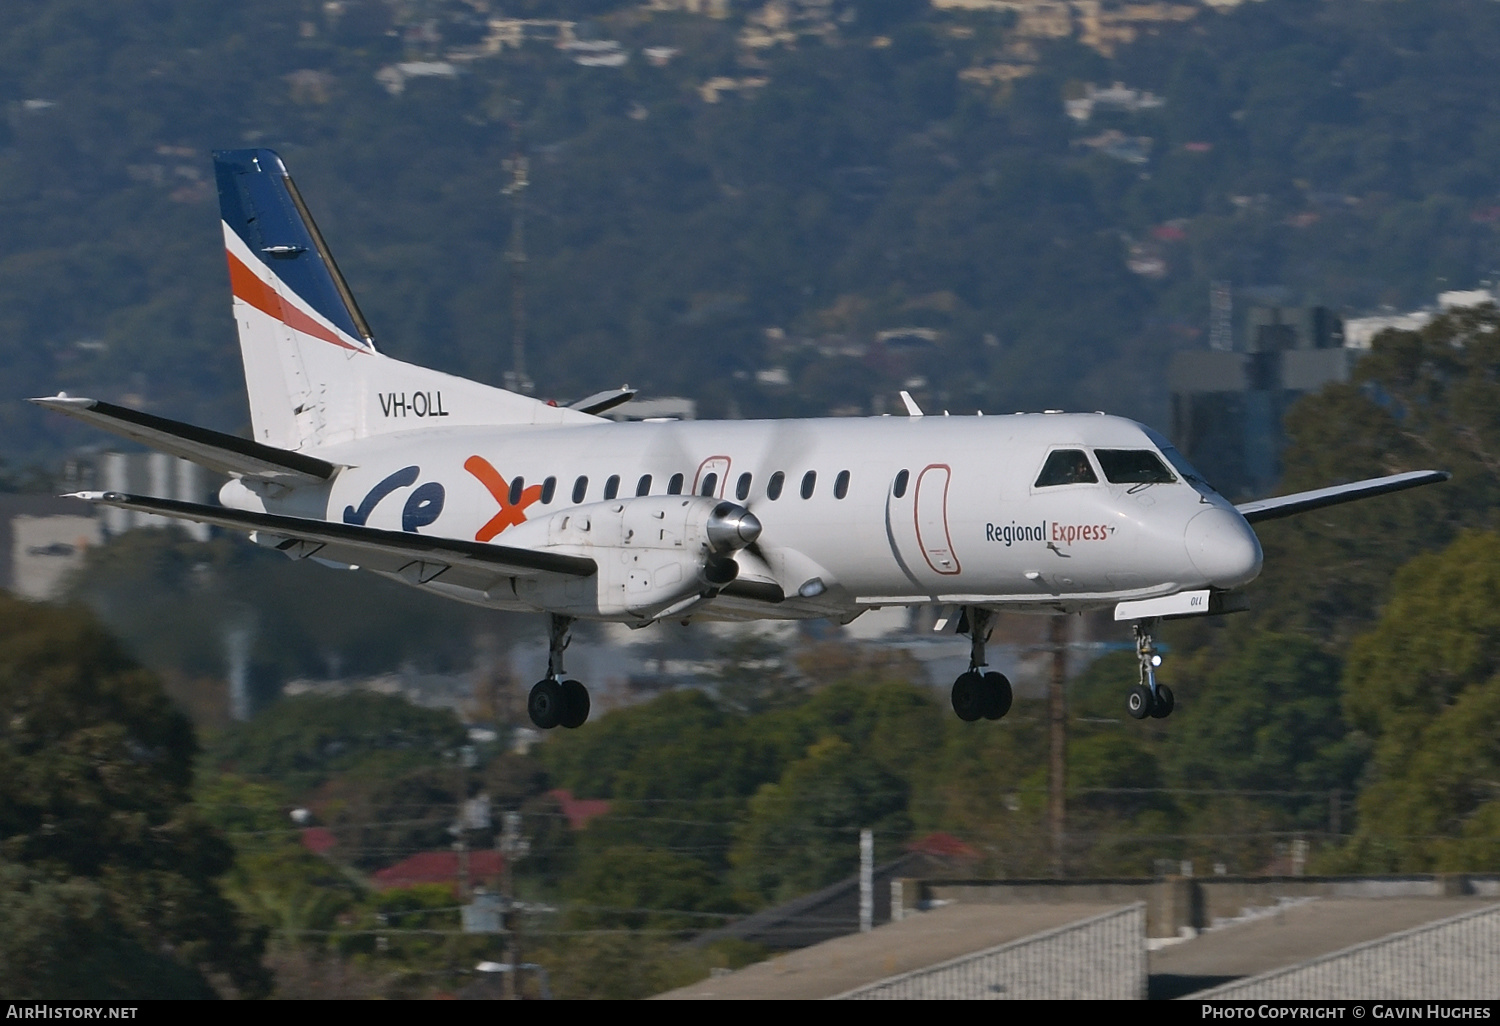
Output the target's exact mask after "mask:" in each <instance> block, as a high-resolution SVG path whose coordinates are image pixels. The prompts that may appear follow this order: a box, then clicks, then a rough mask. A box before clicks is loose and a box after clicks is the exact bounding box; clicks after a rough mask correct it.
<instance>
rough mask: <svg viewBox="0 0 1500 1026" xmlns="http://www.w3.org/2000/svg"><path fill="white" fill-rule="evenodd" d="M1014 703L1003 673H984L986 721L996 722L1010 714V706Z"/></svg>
mask: <svg viewBox="0 0 1500 1026" xmlns="http://www.w3.org/2000/svg"><path fill="white" fill-rule="evenodd" d="M1013 701H1015V693H1014V692H1013V691H1011V688H1010V681H1009V680H1007V679H1006V677H1005V674H1003V673H986V674H985V675H984V718H985V719H987V720H998V719H1000V718H1001V717H1002V716H1004V715H1005V714H1006V713H1008V712H1010V704H1011V702H1013Z"/></svg>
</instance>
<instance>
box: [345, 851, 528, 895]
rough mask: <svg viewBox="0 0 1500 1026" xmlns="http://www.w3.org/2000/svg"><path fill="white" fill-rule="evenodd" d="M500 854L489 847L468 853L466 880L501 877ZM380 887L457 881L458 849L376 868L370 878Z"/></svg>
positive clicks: (424, 853)
mask: <svg viewBox="0 0 1500 1026" xmlns="http://www.w3.org/2000/svg"><path fill="white" fill-rule="evenodd" d="M504 865H505V863H504V860H503V859H501V857H500V853H499V852H498V851H494V850H492V849H489V848H481V849H479V850H478V851H471V852H469V880H470V881H471V882H472V881H475V880H489V879H494V878H496V877H498V876H500V873H501V871H502V870H503V868H504ZM371 879H372V880H374V881H375V886H376V887H378V888H380V889H381V890H389V889H391V888H393V887H413V886H415V885H417V884H427V883H445V884H455V885H456V884H457V883H458V852H456V851H424V852H418V853H417V854H416V855H413V856H412V857H411V858H409V859H403V860H402V861H400V862H398V863H396V864H395V865H394V866H386V867H385V868H384V869H379V870H376V871H375V873H374V875H373V876H372V877H371Z"/></svg>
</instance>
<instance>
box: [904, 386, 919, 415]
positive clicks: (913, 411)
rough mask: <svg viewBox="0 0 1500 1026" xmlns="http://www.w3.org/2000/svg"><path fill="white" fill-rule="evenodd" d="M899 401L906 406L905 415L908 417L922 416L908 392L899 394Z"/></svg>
mask: <svg viewBox="0 0 1500 1026" xmlns="http://www.w3.org/2000/svg"><path fill="white" fill-rule="evenodd" d="M901 401H902V402H903V403H905V404H906V415H907V416H908V417H920V416H922V407H920V406H918V405H917V401H916V400H915V399H913V398H912V397H911V393H910V392H907V391H903V392H902V393H901Z"/></svg>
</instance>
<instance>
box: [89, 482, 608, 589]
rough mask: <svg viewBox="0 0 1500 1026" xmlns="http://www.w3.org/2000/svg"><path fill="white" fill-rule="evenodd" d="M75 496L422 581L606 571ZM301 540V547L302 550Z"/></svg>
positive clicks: (186, 506) (478, 549) (310, 525)
mask: <svg viewBox="0 0 1500 1026" xmlns="http://www.w3.org/2000/svg"><path fill="white" fill-rule="evenodd" d="M72 497H74V498H79V499H87V500H89V501H90V502H97V503H100V504H102V505H105V506H117V507H119V508H120V509H133V510H139V511H141V512H143V513H156V514H159V515H161V516H166V517H174V518H176V519H178V520H193V521H196V522H198V523H203V524H213V525H215V526H217V527H227V528H229V529H231V530H236V531H259V532H264V533H266V534H268V535H274V536H275V537H277V538H283V539H285V542H283V543H281V544H278V545H277V548H281V549H283V550H290V551H291V554H292V555H297V556H303V557H307V556H313V557H316V558H318V559H327V560H330V561H333V562H339V563H356V564H359V565H360V566H367V567H369V568H370V569H372V570H384V571H389V572H392V573H398V572H399V573H407V572H410V573H412V574H414V575H416V577H417V579H418V581H419V582H420V581H426V580H433V579H435V578H436V577H437V576H438V575H440V574H443V573H445V570H446V569H455V570H461V571H467V572H473V573H478V574H480V575H482V576H483V577H485V578H486V579H489V580H493V579H494V578H495V577H496V576H502V575H503V576H512V577H532V576H536V575H539V574H561V575H563V576H567V577H589V576H592V575H593V574H594V573H597V572H598V569H599V567H598V564H597V563H595V562H594V561H593V560H592V559H589V558H588V557H586V556H570V555H566V554H564V553H560V552H540V551H537V550H535V549H518V548H512V547H509V546H506V545H486V544H483V543H481V542H469V541H461V540H459V539H456V538H437V537H433V536H431V535H425V534H417V533H415V532H412V531H384V530H380V529H378V528H374V527H361V526H358V525H356V524H336V523H329V522H326V521H322V520H307V519H305V518H303V517H284V516H278V515H277V514H274V513H255V512H251V511H249V510H240V509H228V508H225V507H222V506H206V505H203V504H201V503H196V502H180V501H178V500H176V499H154V498H149V497H147V496H142V495H127V494H125V493H123V492H78V493H75V495H74V496H72ZM298 546H300V548H294V547H298Z"/></svg>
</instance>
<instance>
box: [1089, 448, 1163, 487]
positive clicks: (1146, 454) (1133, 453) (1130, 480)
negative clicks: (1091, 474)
mask: <svg viewBox="0 0 1500 1026" xmlns="http://www.w3.org/2000/svg"><path fill="white" fill-rule="evenodd" d="M1094 456H1095V457H1096V458H1097V459H1098V460H1099V469H1101V470H1103V471H1104V479H1105V480H1106V481H1108V482H1109V483H1110V484H1172V483H1173V482H1175V481H1176V480H1177V478H1175V477H1173V476H1172V472H1171V471H1170V470H1168V469H1167V468H1166V465H1165V464H1163V463H1162V461H1161V457H1160V456H1158V455H1156V453H1154V452H1152V451H1151V450H1150V449H1095V450H1094Z"/></svg>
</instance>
